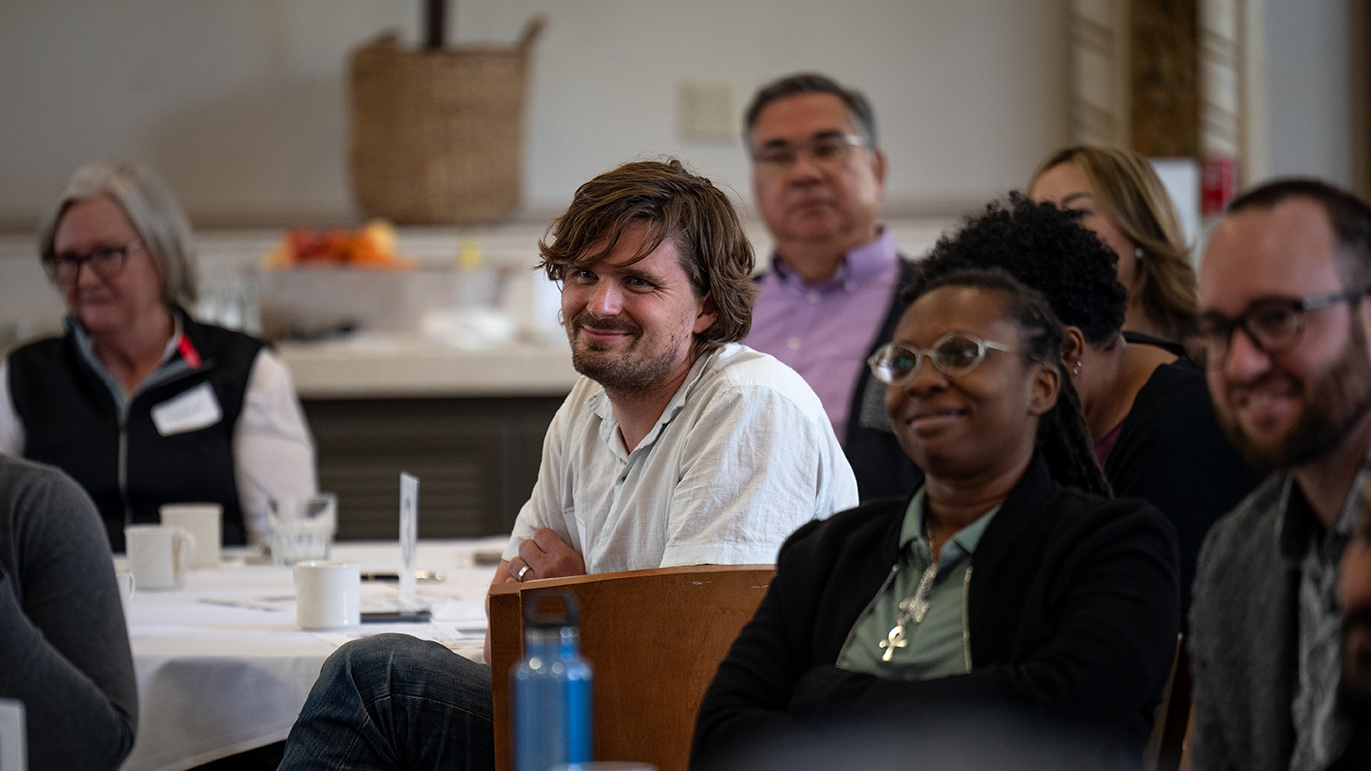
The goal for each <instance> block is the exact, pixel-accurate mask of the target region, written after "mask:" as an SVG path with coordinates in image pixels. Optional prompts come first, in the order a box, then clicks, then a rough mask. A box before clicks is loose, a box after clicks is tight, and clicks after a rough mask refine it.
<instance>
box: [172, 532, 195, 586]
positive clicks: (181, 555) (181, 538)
mask: <svg viewBox="0 0 1371 771" xmlns="http://www.w3.org/2000/svg"><path fill="white" fill-rule="evenodd" d="M172 555H173V558H174V562H173V563H172V571H173V572H175V573H176V574H177V575H180V574H181V573H183V572H185V569H186V566H187V565H189V564H190V558H191V557H194V556H195V536H193V535H191V534H190V531H188V530H183V529H181V528H179V527H178V528H176V548H175V549H173V550H172Z"/></svg>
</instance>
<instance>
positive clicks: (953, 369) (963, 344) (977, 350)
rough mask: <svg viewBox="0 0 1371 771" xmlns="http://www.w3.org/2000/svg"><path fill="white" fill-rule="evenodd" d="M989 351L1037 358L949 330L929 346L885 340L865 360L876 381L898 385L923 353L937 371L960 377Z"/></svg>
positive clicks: (914, 369) (909, 376)
mask: <svg viewBox="0 0 1371 771" xmlns="http://www.w3.org/2000/svg"><path fill="white" fill-rule="evenodd" d="M990 350H995V351H1004V352H1005V353H1012V354H1015V355H1016V356H1022V357H1024V358H1026V359H1032V360H1034V361H1036V360H1037V357H1035V356H1030V355H1028V354H1026V353H1022V352H1020V351H1017V350H1015V349H1013V348H1010V347H1009V346H1007V345H1005V344H1004V343H997V342H995V341H993V340H983V339H981V338H979V337H976V336H975V335H972V334H968V333H966V332H948V333H947V334H945V335H943V336H942V337H940V338H938V339H937V341H936V342H934V343H933V347H932V348H916V347H914V346H912V345H905V344H904V343H894V342H891V343H886V344H885V345H883V346H881V347H880V348H877V349H876V352H875V353H873V354H871V358H869V359H867V360H866V364H867V366H868V367H870V368H871V374H872V376H874V377H875V378H876V379H877V380H879V381H881V382H882V383H885V384H886V385H893V386H899V385H904V384H905V383H907V382H909V381H910V379H912V378H913V377H914V373H916V372H918V371H919V365H920V364H922V363H923V358H924V356H925V355H927V356H928V360H929V361H931V362H932V363H933V366H934V367H936V368H937V370H938V371H939V372H941V373H943V374H944V375H949V376H951V377H960V376H962V375H965V374H967V373H968V372H970V371H971V370H973V369H975V368H976V367H977V366H979V365H980V363H981V362H983V361H985V356H986V352H987V351H990Z"/></svg>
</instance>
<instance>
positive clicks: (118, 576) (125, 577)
mask: <svg viewBox="0 0 1371 771" xmlns="http://www.w3.org/2000/svg"><path fill="white" fill-rule="evenodd" d="M114 583H115V585H116V586H118V587H119V604H120V605H121V606H123V608H124V624H125V625H128V621H129V603H130V602H132V601H133V574H132V573H130V572H128V571H127V570H116V571H115V572H114Z"/></svg>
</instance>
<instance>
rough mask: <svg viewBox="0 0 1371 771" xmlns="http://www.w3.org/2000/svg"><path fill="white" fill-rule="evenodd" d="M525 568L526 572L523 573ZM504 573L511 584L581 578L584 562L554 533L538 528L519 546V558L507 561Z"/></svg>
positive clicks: (584, 570) (584, 569)
mask: <svg viewBox="0 0 1371 771" xmlns="http://www.w3.org/2000/svg"><path fill="white" fill-rule="evenodd" d="M525 567H527V568H528V570H524V568H525ZM508 571H509V576H510V578H512V579H513V580H515V581H532V580H533V579H535V578H561V577H562V576H583V575H585V573H586V561H585V559H584V558H582V557H581V555H580V554H578V553H577V552H576V550H575V549H573V548H571V547H570V546H567V545H566V544H565V543H563V542H562V539H561V538H558V537H557V533H556V531H554V530H550V529H548V528H546V527H542V528H539V529H537V530H535V531H533V537H532V538H530V539H528V540H526V541H524V542H523V543H521V544H519V556H517V557H515V558H514V559H512V560H510V561H509V568H508ZM521 574H522V575H521Z"/></svg>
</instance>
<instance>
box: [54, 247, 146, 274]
mask: <svg viewBox="0 0 1371 771" xmlns="http://www.w3.org/2000/svg"><path fill="white" fill-rule="evenodd" d="M142 246H143V242H142V240H141V239H137V238H135V239H133V240H132V241H130V242H128V243H127V244H124V245H123V246H97V247H95V248H94V249H91V250H90V251H89V252H86V253H85V254H77V253H75V252H62V253H60V254H45V255H43V269H44V270H46V271H47V273H48V278H49V279H52V280H53V281H55V282H56V283H58V284H70V283H72V282H74V281H75V280H76V277H77V275H79V274H80V272H81V266H82V265H90V270H91V272H92V273H94V274H95V275H96V276H97V277H99V278H101V279H110V278H114V277H115V276H117V275H119V271H121V270H123V269H124V263H125V262H126V261H127V260H128V256H129V252H131V251H133V250H135V249H139V248H142Z"/></svg>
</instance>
